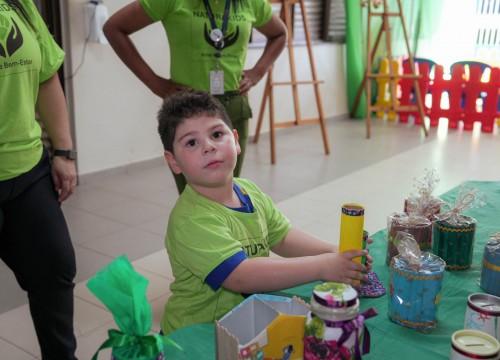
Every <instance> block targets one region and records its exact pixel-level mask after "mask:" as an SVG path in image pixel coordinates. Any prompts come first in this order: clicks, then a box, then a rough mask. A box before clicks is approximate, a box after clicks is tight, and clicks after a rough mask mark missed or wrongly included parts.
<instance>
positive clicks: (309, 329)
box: [304, 282, 377, 360]
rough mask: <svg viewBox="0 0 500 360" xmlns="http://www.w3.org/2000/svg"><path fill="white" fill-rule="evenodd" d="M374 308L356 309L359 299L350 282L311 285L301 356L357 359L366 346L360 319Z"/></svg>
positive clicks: (364, 329)
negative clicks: (361, 310) (312, 286)
mask: <svg viewBox="0 0 500 360" xmlns="http://www.w3.org/2000/svg"><path fill="white" fill-rule="evenodd" d="M375 315H377V312H376V311H375V309H374V308H371V309H368V310H367V311H365V312H363V313H362V314H360V313H359V299H358V294H357V292H356V290H355V289H354V288H353V287H351V286H350V285H345V284H340V283H335V282H328V283H324V284H321V285H317V286H315V287H314V290H313V294H312V296H311V311H310V312H309V313H308V315H307V318H306V323H305V333H304V359H306V360H319V359H322V360H328V359H361V355H362V354H367V353H368V352H369V349H370V344H369V336H364V335H365V333H366V332H368V329H367V328H366V326H365V324H364V320H365V319H368V318H370V317H373V316H375Z"/></svg>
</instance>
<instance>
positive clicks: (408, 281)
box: [389, 252, 445, 332]
mask: <svg viewBox="0 0 500 360" xmlns="http://www.w3.org/2000/svg"><path fill="white" fill-rule="evenodd" d="M444 270H445V263H444V261H443V260H442V259H441V258H439V257H438V256H435V255H433V254H431V253H428V252H424V253H422V254H421V255H420V256H419V259H418V262H417V263H411V262H410V261H408V259H407V258H405V257H404V256H403V255H397V256H395V257H394V258H393V259H392V261H391V266H390V269H389V294H390V296H389V318H390V319H391V320H392V321H393V322H395V323H397V324H399V325H402V326H405V327H409V328H412V329H417V330H420V331H422V332H425V331H428V330H430V329H433V328H434V327H436V325H437V307H438V303H439V300H440V298H441V285H442V282H443V276H444Z"/></svg>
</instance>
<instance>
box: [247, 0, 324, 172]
mask: <svg viewBox="0 0 500 360" xmlns="http://www.w3.org/2000/svg"><path fill="white" fill-rule="evenodd" d="M270 2H271V3H281V5H282V6H281V13H280V17H281V19H282V20H283V22H284V23H285V25H286V28H287V31H288V55H289V59H290V74H291V78H292V81H287V82H274V81H273V66H271V68H270V69H269V72H268V75H267V81H266V85H265V90H264V95H263V97H262V104H261V107H260V112H259V120H258V122H257V128H256V130H255V136H254V140H253V142H254V143H255V144H256V143H257V142H258V141H259V134H260V128H261V126H262V120H263V118H264V110H265V108H266V102H267V100H268V99H269V119H270V135H271V163H272V164H275V163H276V146H275V142H276V139H275V137H276V134H275V129H276V128H282V127H291V126H298V125H304V124H311V123H318V122H319V123H320V125H321V132H322V135H323V144H324V147H325V154H327V155H328V154H330V146H329V144H328V137H327V134H326V125H325V117H324V115H323V107H322V103H321V95H320V92H319V86H318V85H319V84H320V83H322V82H323V81H318V80H317V78H316V68H315V66H314V60H313V52H312V47H311V37H310V35H309V27H308V25H307V19H306V16H305V6H304V0H270ZM293 4H299V5H300V11H301V14H302V21H303V24H304V31H305V35H306V43H307V50H308V54H309V62H310V65H311V73H312V78H313V80H312V81H297V78H296V74H295V58H294V51H293V38H292V21H293V20H292V11H291V7H292V5H293ZM302 84H313V85H314V92H315V95H316V105H317V107H318V113H319V118H318V119H306V120H303V119H302V118H301V115H300V106H299V96H298V91H297V85H302ZM277 85H292V93H293V104H294V109H295V121H287V122H275V120H274V98H273V87H274V86H277Z"/></svg>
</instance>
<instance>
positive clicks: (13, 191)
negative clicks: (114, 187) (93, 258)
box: [0, 0, 76, 360]
mask: <svg viewBox="0 0 500 360" xmlns="http://www.w3.org/2000/svg"><path fill="white" fill-rule="evenodd" d="M0 24H1V27H0V60H1V61H0V258H1V259H2V260H3V261H4V262H5V263H6V264H7V266H8V267H9V268H10V269H12V271H13V272H14V274H15V276H16V279H17V281H18V283H19V285H20V286H21V288H22V289H23V290H25V291H26V292H27V294H28V299H29V307H30V312H31V317H32V319H33V323H34V326H35V331H36V334H37V337H38V342H39V344H40V348H41V354H42V359H50V360H53V359H61V360H62V359H76V357H75V349H76V340H75V336H74V333H73V288H74V283H73V279H74V277H75V273H76V264H75V253H74V250H73V245H72V243H71V239H70V236H69V233H68V228H67V226H66V222H65V219H64V216H63V213H62V211H61V207H60V202H61V201H63V200H65V199H67V198H68V197H69V196H70V195H71V194H72V192H73V188H74V186H75V185H76V169H75V163H74V152H73V151H71V149H72V148H73V142H72V140H71V135H70V131H69V121H68V112H67V108H66V102H65V98H64V94H63V91H62V88H61V84H60V82H59V78H58V76H57V69H58V68H59V67H60V65H61V64H62V62H63V60H64V52H63V51H62V50H61V49H60V48H59V47H58V46H57V44H56V43H55V42H54V40H53V38H52V36H51V34H50V33H49V31H48V29H47V27H46V26H45V23H44V21H43V19H42V18H41V16H40V14H39V13H38V10H37V9H36V7H35V5H34V4H33V2H32V0H0ZM35 109H36V111H37V112H38V114H39V117H40V119H41V121H42V122H43V124H44V126H45V129H46V131H47V133H48V135H49V137H50V139H51V141H52V143H53V145H54V148H55V149H56V150H55V155H57V156H55V157H54V159H53V161H52V163H51V161H50V159H49V156H48V153H47V150H45V149H44V147H43V145H42V141H41V133H42V131H41V128H40V126H39V124H38V123H37V121H36V120H35ZM0 357H1V355H0Z"/></svg>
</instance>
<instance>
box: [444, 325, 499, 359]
mask: <svg viewBox="0 0 500 360" xmlns="http://www.w3.org/2000/svg"><path fill="white" fill-rule="evenodd" d="M499 355H500V343H499V342H498V340H497V339H495V338H494V337H493V336H491V335H489V334H486V333H484V332H482V331H477V330H469V329H468V330H459V331H455V332H454V333H453V335H452V336H451V352H450V360H469V359H491V360H497V359H498V356H499Z"/></svg>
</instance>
